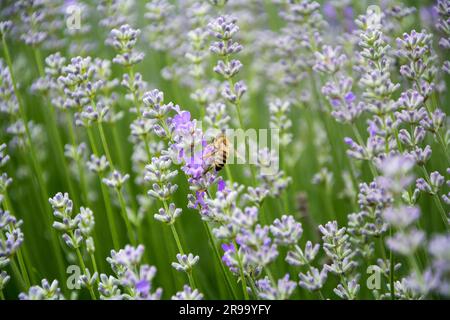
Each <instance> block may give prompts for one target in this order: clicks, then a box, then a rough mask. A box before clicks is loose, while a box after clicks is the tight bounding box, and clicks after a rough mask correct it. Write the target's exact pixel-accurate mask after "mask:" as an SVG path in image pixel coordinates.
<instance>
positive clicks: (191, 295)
mask: <svg viewBox="0 0 450 320" xmlns="http://www.w3.org/2000/svg"><path fill="white" fill-rule="evenodd" d="M172 300H203V294H201V293H200V291H198V289H195V290H192V288H191V287H189V286H188V285H184V286H183V291H180V292H177V293H176V294H175V295H174V296H172Z"/></svg>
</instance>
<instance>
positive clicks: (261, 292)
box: [255, 274, 296, 300]
mask: <svg viewBox="0 0 450 320" xmlns="http://www.w3.org/2000/svg"><path fill="white" fill-rule="evenodd" d="M255 284H256V289H257V290H258V296H259V297H260V298H261V299H264V300H287V299H289V297H290V295H291V294H292V293H293V292H294V289H295V287H296V283H295V282H294V281H291V280H289V274H286V275H285V276H284V277H283V278H281V279H279V280H278V281H277V284H276V285H274V284H272V283H271V281H270V280H269V278H268V277H266V278H264V279H261V280H257V281H256V283H255Z"/></svg>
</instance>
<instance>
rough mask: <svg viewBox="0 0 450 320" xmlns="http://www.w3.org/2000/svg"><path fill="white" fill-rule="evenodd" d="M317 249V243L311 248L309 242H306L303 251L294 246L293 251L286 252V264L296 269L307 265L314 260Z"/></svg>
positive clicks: (318, 246)
mask: <svg viewBox="0 0 450 320" xmlns="http://www.w3.org/2000/svg"><path fill="white" fill-rule="evenodd" d="M319 249H320V245H319V244H318V243H317V244H315V245H314V246H313V244H312V242H311V241H307V242H306V245H305V250H304V251H303V250H302V249H300V247H299V246H297V245H296V246H295V247H294V250H290V251H288V253H287V255H286V262H287V263H289V264H290V265H292V266H297V267H299V266H303V265H308V264H310V263H311V262H312V261H313V260H314V258H315V257H316V255H317V253H318V252H319Z"/></svg>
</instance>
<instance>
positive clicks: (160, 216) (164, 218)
mask: <svg viewBox="0 0 450 320" xmlns="http://www.w3.org/2000/svg"><path fill="white" fill-rule="evenodd" d="M181 212H182V209H181V208H177V207H176V206H175V204H174V203H171V204H170V205H169V208H168V210H165V209H163V208H161V209H159V213H157V214H155V215H154V218H155V219H156V220H158V221H161V222H163V223H166V224H168V225H171V224H174V223H175V221H176V219H177V218H178V217H179V216H180V215H181Z"/></svg>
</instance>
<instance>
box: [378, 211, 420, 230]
mask: <svg viewBox="0 0 450 320" xmlns="http://www.w3.org/2000/svg"><path fill="white" fill-rule="evenodd" d="M419 216H420V210H419V209H418V208H416V207H406V206H401V207H399V208H387V209H386V210H384V212H383V218H384V219H385V220H386V222H387V223H389V224H390V225H392V226H394V227H396V228H399V229H405V228H407V227H409V226H410V225H412V224H413V223H414V222H415V221H416V220H417V219H419Z"/></svg>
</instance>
